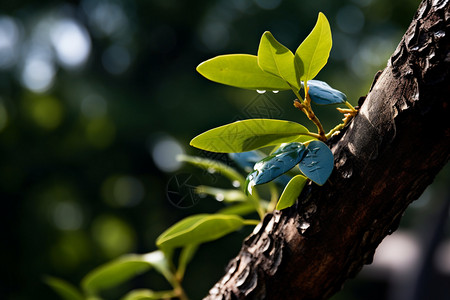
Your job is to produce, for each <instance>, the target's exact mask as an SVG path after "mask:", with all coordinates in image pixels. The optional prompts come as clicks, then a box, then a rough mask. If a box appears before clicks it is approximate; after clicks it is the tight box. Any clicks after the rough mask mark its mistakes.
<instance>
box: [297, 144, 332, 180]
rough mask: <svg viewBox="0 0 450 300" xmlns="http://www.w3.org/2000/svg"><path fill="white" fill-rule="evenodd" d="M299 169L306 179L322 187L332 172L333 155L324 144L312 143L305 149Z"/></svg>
mask: <svg viewBox="0 0 450 300" xmlns="http://www.w3.org/2000/svg"><path fill="white" fill-rule="evenodd" d="M299 167H300V171H302V173H303V174H305V176H306V177H308V178H309V179H311V180H312V181H314V182H315V183H317V184H318V185H323V184H324V183H325V182H326V181H327V180H328V177H330V175H331V172H332V171H333V167H334V157H333V153H332V152H331V150H330V148H328V146H327V145H326V144H325V143H323V142H321V141H312V142H311V143H309V145H308V147H307V148H306V153H305V157H304V158H303V160H302V161H301V162H300V163H299Z"/></svg>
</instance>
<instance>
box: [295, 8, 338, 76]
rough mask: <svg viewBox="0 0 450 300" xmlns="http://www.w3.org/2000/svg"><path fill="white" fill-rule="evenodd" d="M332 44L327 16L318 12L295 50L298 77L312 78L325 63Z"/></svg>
mask: <svg viewBox="0 0 450 300" xmlns="http://www.w3.org/2000/svg"><path fill="white" fill-rule="evenodd" d="M331 46H332V38H331V29H330V24H329V23H328V20H327V18H326V17H325V15H324V14H323V13H319V16H318V18H317V22H316V25H315V26H314V28H313V30H312V31H311V33H310V34H309V35H308V36H307V37H306V39H305V40H304V41H303V42H302V43H301V44H300V46H299V47H298V48H297V51H296V52H295V59H294V60H295V66H296V68H297V73H298V74H301V77H300V79H301V80H303V81H307V80H310V79H313V78H314V77H315V76H316V75H317V73H319V71H320V70H321V69H322V68H323V67H324V66H325V65H326V64H327V61H328V57H329V56H330V51H331Z"/></svg>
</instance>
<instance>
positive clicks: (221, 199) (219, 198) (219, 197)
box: [216, 193, 225, 201]
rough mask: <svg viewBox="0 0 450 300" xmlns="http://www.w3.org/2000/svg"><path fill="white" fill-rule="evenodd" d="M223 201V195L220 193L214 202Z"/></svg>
mask: <svg viewBox="0 0 450 300" xmlns="http://www.w3.org/2000/svg"><path fill="white" fill-rule="evenodd" d="M224 199H225V196H224V195H223V194H221V193H220V194H217V195H216V200H217V201H223V200H224Z"/></svg>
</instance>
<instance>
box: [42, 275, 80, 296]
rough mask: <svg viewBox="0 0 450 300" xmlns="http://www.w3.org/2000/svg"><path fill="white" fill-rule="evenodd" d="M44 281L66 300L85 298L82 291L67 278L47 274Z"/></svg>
mask: <svg viewBox="0 0 450 300" xmlns="http://www.w3.org/2000/svg"><path fill="white" fill-rule="evenodd" d="M44 281H45V283H46V284H48V285H49V286H50V287H51V288H52V289H53V291H55V292H56V293H57V294H58V295H59V296H60V297H61V298H62V299H64V300H84V297H83V295H82V294H81V292H80V291H79V290H78V289H77V288H76V287H75V286H73V285H72V284H71V283H69V282H67V281H65V280H62V279H59V278H55V277H51V276H46V277H45V279H44Z"/></svg>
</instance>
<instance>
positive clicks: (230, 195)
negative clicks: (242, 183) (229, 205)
mask: <svg viewBox="0 0 450 300" xmlns="http://www.w3.org/2000/svg"><path fill="white" fill-rule="evenodd" d="M195 191H196V192H197V193H198V194H200V195H201V194H204V195H210V196H213V197H215V198H216V200H217V201H224V202H242V201H246V200H247V198H248V197H247V195H245V194H244V193H243V192H241V191H239V190H225V189H219V188H215V187H210V186H204V185H201V186H198V187H197V189H196V190H195Z"/></svg>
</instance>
